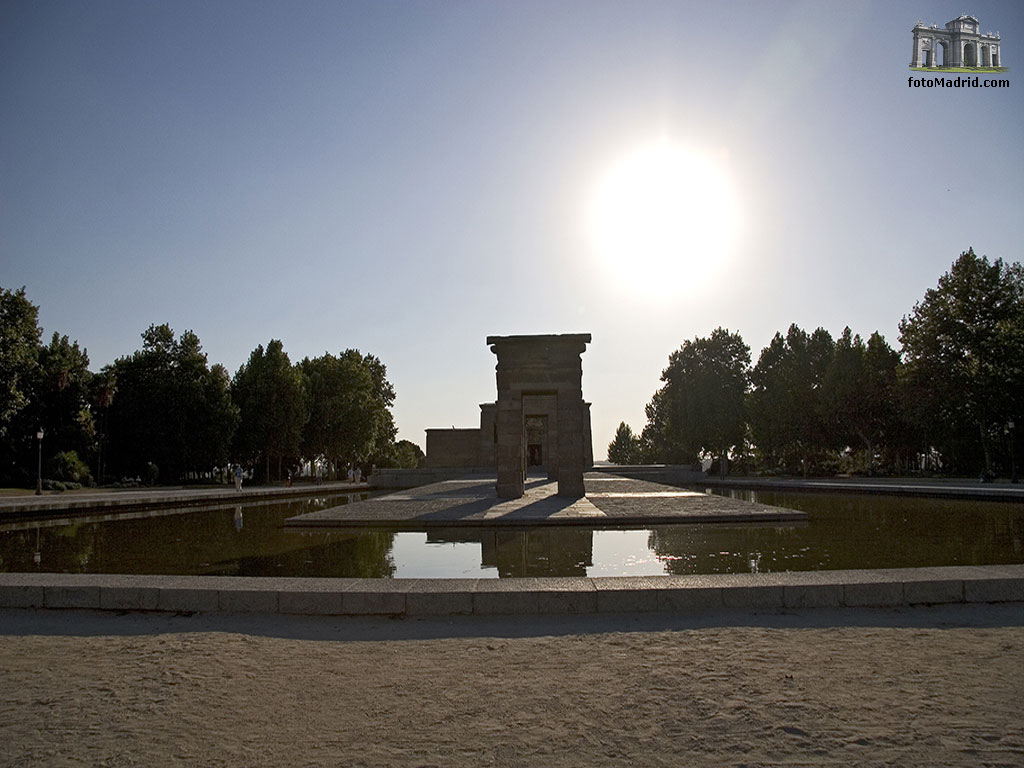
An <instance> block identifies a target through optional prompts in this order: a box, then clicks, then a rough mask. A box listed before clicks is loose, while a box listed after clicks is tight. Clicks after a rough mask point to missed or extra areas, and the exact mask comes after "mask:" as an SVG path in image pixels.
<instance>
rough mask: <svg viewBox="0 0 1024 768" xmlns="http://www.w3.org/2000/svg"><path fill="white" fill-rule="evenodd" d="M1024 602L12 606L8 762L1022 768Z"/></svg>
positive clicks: (1, 700) (3, 697) (3, 672)
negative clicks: (709, 613) (389, 609)
mask: <svg viewBox="0 0 1024 768" xmlns="http://www.w3.org/2000/svg"><path fill="white" fill-rule="evenodd" d="M1022 706H1024V607H1022V606H1020V605H1006V606H966V607H945V608H935V609H915V610H909V611H900V612H888V611H856V612H807V613H798V614H790V615H785V616H736V617H725V618H718V619H714V620H706V621H704V622H700V621H694V620H682V619H679V618H673V617H661V616H652V617H641V616H615V617H589V618H581V619H575V620H573V619H568V618H551V619H543V618H542V619H536V618H532V619H517V618H510V619H490V620H484V619H461V620H452V621H441V620H425V621H413V620H404V621H387V620H365V621H364V620H352V619H349V620H338V619H328V618H315V619H314V618H311V619H300V618H288V617H277V616H273V617H263V616H252V617H231V616H193V617H185V616H163V615H146V614H128V615H122V616H117V615H110V614H100V613H91V612H33V611H6V612H4V611H0V765H3V766H23V765H32V766H65V765H108V766H121V765H145V766H150V765H166V764H184V765H203V766H207V765H210V766H277V765H297V766H314V765H316V766H319V765H344V766H612V765H614V766H619V765H641V766H673V768H675V767H676V766H690V765H694V766H719V765H722V766H725V765H728V766H761V765H786V766H793V765H815V766H819V765H824V766H830V765H843V766H846V765H893V766H936V765H965V766H967V765H969V766H988V765H1005V766H1022V765H1024V714H1022Z"/></svg>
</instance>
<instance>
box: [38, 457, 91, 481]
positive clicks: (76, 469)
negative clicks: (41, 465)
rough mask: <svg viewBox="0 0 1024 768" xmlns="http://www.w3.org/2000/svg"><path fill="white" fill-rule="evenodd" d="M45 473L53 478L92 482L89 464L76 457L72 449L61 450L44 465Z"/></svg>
mask: <svg viewBox="0 0 1024 768" xmlns="http://www.w3.org/2000/svg"><path fill="white" fill-rule="evenodd" d="M46 474H47V475H49V476H50V477H51V478H53V479H54V480H63V481H66V482H71V483H78V484H80V485H91V484H92V473H90V472H89V466H88V465H87V464H86V463H85V462H84V461H82V460H81V459H80V458H78V454H77V453H75V452H74V451H61V452H60V453H58V454H57V455H56V456H54V457H53V458H52V459H50V461H49V462H47V465H46Z"/></svg>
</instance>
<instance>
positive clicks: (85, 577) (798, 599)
mask: <svg viewBox="0 0 1024 768" xmlns="http://www.w3.org/2000/svg"><path fill="white" fill-rule="evenodd" d="M1002 602H1024V565H992V566H961V567H938V568H901V569H883V570H864V571H805V572H791V573H777V574H720V575H707V576H636V577H603V578H520V579H307V578H250V577H232V576H119V575H101V574H59V573H44V574H30V573H2V574H0V608H23V609H24V608H30V609H31V608H34V609H94V610H111V611H167V612H179V613H180V612H187V613H192V612H199V613H215V612H224V613H282V614H303V615H324V616H346V615H351V616H381V615H383V616H454V615H485V616H486V615H510V614H584V613H634V612H655V611H657V612H671V613H677V614H706V613H718V612H729V611H741V612H742V611H781V610H786V609H816V608H843V607H845V608H858V607H892V608H898V607H902V606H912V605H945V604H957V603H1002Z"/></svg>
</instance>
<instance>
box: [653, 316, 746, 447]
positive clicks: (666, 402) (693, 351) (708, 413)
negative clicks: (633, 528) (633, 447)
mask: <svg viewBox="0 0 1024 768" xmlns="http://www.w3.org/2000/svg"><path fill="white" fill-rule="evenodd" d="M749 367H750V348H749V347H748V346H747V345H746V344H745V343H744V342H743V338H742V337H741V336H740V335H739V334H738V333H729V331H728V330H726V329H724V328H716V329H715V330H714V331H712V333H711V335H710V336H708V337H706V338H701V337H697V338H695V339H694V340H693V341H685V342H683V345H682V346H681V347H680V348H679V349H678V350H676V351H675V352H673V353H672V354H671V355H670V356H669V361H668V367H667V368H665V370H664V371H663V372H662V374H661V380H662V381H663V382H665V384H664V386H663V387H662V388H661V389H660V390H659V391H658V392H657V393H655V396H654V397H653V398H652V399H651V402H650V403H649V404H648V406H647V419H648V424H647V427H646V428H645V429H644V433H643V439H644V441H645V442H647V443H649V444H650V446H651V450H652V451H653V453H654V457H655V458H656V460H660V461H664V462H669V463H680V464H687V463H693V462H694V461H695V460H696V459H698V458H699V457H700V456H702V455H703V456H718V457H719V458H720V459H721V460H722V461H725V460H726V459H727V457H728V455H729V452H730V450H732V449H734V448H735V449H738V448H741V447H742V445H743V443H744V438H745V431H746V430H745V424H746V421H745V414H744V397H745V395H746V392H747V387H748V377H749Z"/></svg>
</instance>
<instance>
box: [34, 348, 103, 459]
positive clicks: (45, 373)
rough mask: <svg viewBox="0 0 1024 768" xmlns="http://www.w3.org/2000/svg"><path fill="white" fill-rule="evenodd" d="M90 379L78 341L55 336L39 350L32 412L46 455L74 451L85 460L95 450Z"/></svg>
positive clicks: (83, 353)
mask: <svg viewBox="0 0 1024 768" xmlns="http://www.w3.org/2000/svg"><path fill="white" fill-rule="evenodd" d="M92 377H93V374H92V373H90V372H89V355H88V353H87V352H86V351H85V350H84V349H81V348H80V347H79V346H78V342H77V341H75V342H71V341H70V340H69V339H68V337H67V336H61V335H59V334H57V333H54V334H53V337H52V338H51V339H50V343H49V344H48V345H46V346H44V347H41V348H40V350H39V368H38V381H37V383H36V387H35V389H36V395H35V398H34V401H35V402H34V403H33V406H34V407H33V408H32V410H34V411H35V421H36V423H38V424H39V425H40V426H42V427H43V429H44V432H45V434H46V439H45V445H46V448H47V451H48V453H50V454H53V453H57V452H58V451H74V452H75V453H76V454H78V456H79V457H80V458H82V459H86V458H88V457H89V456H90V455H91V453H92V452H93V451H94V449H95V438H96V430H95V425H94V422H93V415H92V409H91V407H90V406H91V402H90V394H91V390H92Z"/></svg>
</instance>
